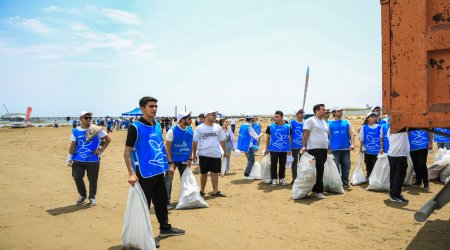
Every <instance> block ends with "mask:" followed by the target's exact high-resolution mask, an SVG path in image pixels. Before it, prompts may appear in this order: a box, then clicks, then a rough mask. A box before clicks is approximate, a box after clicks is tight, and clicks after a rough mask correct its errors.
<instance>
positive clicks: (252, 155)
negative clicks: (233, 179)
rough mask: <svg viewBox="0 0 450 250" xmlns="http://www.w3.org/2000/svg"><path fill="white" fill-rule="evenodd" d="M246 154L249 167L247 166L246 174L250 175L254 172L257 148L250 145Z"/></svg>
mask: <svg viewBox="0 0 450 250" xmlns="http://www.w3.org/2000/svg"><path fill="white" fill-rule="evenodd" d="M245 155H247V160H248V163H247V167H246V168H245V172H244V175H245V176H249V175H250V172H252V167H253V165H254V164H255V149H254V148H253V147H250V148H249V149H248V152H247V153H246V154H245Z"/></svg>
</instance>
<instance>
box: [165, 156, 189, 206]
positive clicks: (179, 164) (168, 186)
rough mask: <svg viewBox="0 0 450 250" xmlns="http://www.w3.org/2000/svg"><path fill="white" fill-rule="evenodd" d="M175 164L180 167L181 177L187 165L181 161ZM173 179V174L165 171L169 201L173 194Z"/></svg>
mask: <svg viewBox="0 0 450 250" xmlns="http://www.w3.org/2000/svg"><path fill="white" fill-rule="evenodd" d="M174 164H175V166H176V167H177V168H178V172H180V178H181V176H182V175H183V172H184V170H185V169H186V168H187V165H186V164H184V163H181V162H174ZM174 175H175V173H174ZM172 181H173V176H170V175H169V171H166V172H165V173H164V182H165V183H166V190H167V201H168V203H170V196H171V194H172Z"/></svg>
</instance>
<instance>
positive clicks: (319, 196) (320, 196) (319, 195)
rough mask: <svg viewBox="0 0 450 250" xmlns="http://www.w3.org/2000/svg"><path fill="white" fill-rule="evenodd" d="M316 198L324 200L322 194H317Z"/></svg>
mask: <svg viewBox="0 0 450 250" xmlns="http://www.w3.org/2000/svg"><path fill="white" fill-rule="evenodd" d="M316 197H317V198H319V199H325V195H323V193H317V194H316Z"/></svg>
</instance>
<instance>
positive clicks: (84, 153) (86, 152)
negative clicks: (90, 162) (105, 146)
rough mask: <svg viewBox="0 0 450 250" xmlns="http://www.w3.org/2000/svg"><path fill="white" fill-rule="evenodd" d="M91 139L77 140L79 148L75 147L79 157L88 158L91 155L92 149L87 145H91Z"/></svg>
mask: <svg viewBox="0 0 450 250" xmlns="http://www.w3.org/2000/svg"><path fill="white" fill-rule="evenodd" d="M91 144H92V141H89V142H86V139H85V138H82V139H79V140H78V145H80V148H78V149H77V154H78V155H80V156H81V158H88V157H89V156H91V155H92V150H90V149H89V148H88V147H89V146H91Z"/></svg>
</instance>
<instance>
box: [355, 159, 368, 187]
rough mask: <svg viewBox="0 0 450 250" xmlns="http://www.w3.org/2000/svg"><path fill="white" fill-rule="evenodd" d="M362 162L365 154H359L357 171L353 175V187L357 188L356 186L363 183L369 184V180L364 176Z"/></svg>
mask: <svg viewBox="0 0 450 250" xmlns="http://www.w3.org/2000/svg"><path fill="white" fill-rule="evenodd" d="M362 161H363V153H360V154H359V160H358V166H356V168H355V171H353V175H352V181H351V183H352V185H354V186H356V185H361V184H363V183H366V182H367V178H366V176H365V175H364V172H363V170H362V167H361V165H362Z"/></svg>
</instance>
